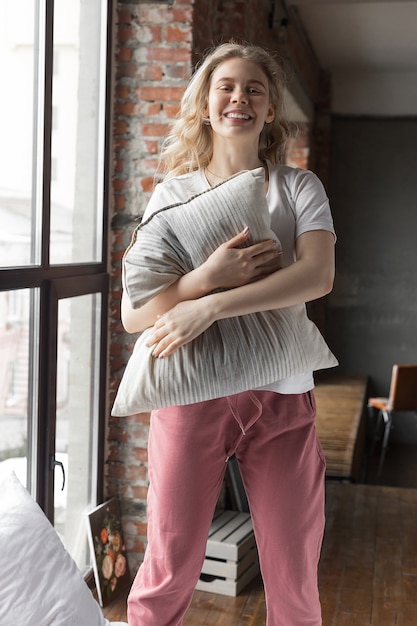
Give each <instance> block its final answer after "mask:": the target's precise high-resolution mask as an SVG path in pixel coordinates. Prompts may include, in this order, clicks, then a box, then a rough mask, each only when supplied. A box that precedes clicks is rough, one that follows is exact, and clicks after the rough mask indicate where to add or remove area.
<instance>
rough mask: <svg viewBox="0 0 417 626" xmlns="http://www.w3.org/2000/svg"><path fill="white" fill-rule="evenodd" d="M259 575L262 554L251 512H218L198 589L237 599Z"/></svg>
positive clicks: (212, 527)
mask: <svg viewBox="0 0 417 626" xmlns="http://www.w3.org/2000/svg"><path fill="white" fill-rule="evenodd" d="M258 573H259V561H258V552H257V549H256V543H255V537H254V534H253V528H252V520H251V517H250V515H249V514H248V513H239V512H237V511H217V512H216V515H215V516H214V519H213V522H212V524H211V527H210V532H209V536H208V540H207V548H206V558H205V560H204V564H203V568H202V571H201V577H200V580H199V581H198V583H197V587H196V588H197V589H199V590H201V591H211V592H213V593H219V594H223V595H226V596H237V595H238V594H239V593H240V592H241V591H242V589H243V588H244V587H245V586H246V585H247V584H248V583H249V582H250V581H251V580H252V579H253V578H254V577H255V576H256V575H257V574H258Z"/></svg>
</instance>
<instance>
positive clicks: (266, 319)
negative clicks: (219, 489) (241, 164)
mask: <svg viewBox="0 0 417 626" xmlns="http://www.w3.org/2000/svg"><path fill="white" fill-rule="evenodd" d="M264 182H265V179H264V171H263V168H258V169H256V170H249V171H246V172H243V173H241V174H238V175H236V176H234V177H232V178H230V179H228V180H227V181H225V182H224V183H221V184H220V185H217V186H216V187H213V188H212V189H210V190H207V191H204V192H202V193H200V194H197V195H196V196H193V197H192V198H190V200H188V201H187V202H184V203H177V204H173V205H170V206H168V207H165V208H163V209H160V210H159V211H157V212H156V213H154V214H153V215H152V216H151V217H150V218H149V220H147V221H145V222H144V223H142V224H140V225H139V226H138V228H137V229H136V231H135V233H134V236H133V239H132V244H131V246H129V248H128V249H127V251H126V253H125V255H124V268H123V269H124V279H125V288H126V290H127V293H128V295H129V298H130V300H131V302H132V305H133V307H138V306H140V305H142V304H144V303H145V302H146V301H147V300H149V299H150V298H152V297H153V296H155V295H156V294H157V293H159V292H161V291H162V290H163V289H165V288H166V287H168V285H170V284H171V283H173V282H174V281H175V280H177V278H178V277H179V276H181V275H182V274H184V273H186V272H189V271H190V270H191V269H193V267H196V266H198V265H200V264H201V263H202V262H203V261H204V260H205V259H206V258H207V257H208V256H209V255H210V254H211V253H212V252H213V251H214V250H215V249H216V248H217V247H218V246H219V245H220V244H221V243H222V242H224V241H227V240H228V239H230V238H231V237H232V236H233V235H236V234H237V233H239V232H240V231H241V230H242V229H243V228H244V227H245V226H249V228H250V231H251V234H252V240H251V241H250V242H248V244H249V243H253V242H256V241H262V240H265V239H268V238H275V239H276V235H275V234H274V233H273V231H272V230H271V227H270V216H269V212H268V205H267V202H266V197H265V189H264ZM151 332H152V329H147V330H145V331H144V332H143V333H142V334H141V335H140V336H139V338H138V340H137V341H136V344H135V348H134V351H133V353H132V355H131V357H130V359H129V361H128V364H127V366H126V369H125V371H124V374H123V378H122V381H121V383H120V385H119V389H118V392H117V395H116V399H115V402H114V405H113V409H112V415H117V416H123V415H133V414H135V413H141V412H144V411H150V410H152V409H158V408H161V407H166V406H177V405H184V404H191V403H194V402H202V401H204V400H211V399H213V398H219V397H222V396H228V395H232V394H236V393H239V392H241V391H244V390H247V389H255V388H257V387H263V386H265V385H267V384H269V383H272V382H274V381H276V380H282V379H284V378H288V377H290V376H294V375H296V374H301V373H303V372H311V371H315V370H318V369H324V368H328V367H334V366H335V365H337V360H336V359H335V357H334V356H333V354H332V353H331V352H330V350H329V348H328V347H327V345H326V343H325V341H324V339H323V337H322V336H321V334H320V332H319V331H318V329H317V327H316V326H315V325H314V324H313V322H311V320H309V319H308V317H307V314H306V310H305V306H304V305H297V306H292V307H287V308H285V309H276V310H272V311H263V312H260V313H253V314H251V315H241V316H239V317H232V318H228V319H222V320H218V321H217V322H215V323H214V324H212V325H211V326H210V327H209V328H208V329H207V330H206V331H205V332H203V333H202V334H201V335H199V336H198V337H197V338H196V339H194V340H193V341H192V342H190V343H188V344H186V345H185V346H182V347H181V348H179V349H178V350H176V351H175V352H174V353H173V354H171V355H170V356H169V357H168V358H166V359H155V358H154V357H152V355H151V352H152V349H151V348H148V347H147V346H146V341H147V338H148V336H149V334H150V333H151Z"/></svg>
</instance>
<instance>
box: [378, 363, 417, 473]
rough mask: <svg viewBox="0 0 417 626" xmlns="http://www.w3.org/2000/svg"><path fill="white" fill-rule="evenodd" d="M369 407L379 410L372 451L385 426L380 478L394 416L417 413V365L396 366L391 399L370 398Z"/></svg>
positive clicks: (393, 371)
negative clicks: (404, 412)
mask: <svg viewBox="0 0 417 626" xmlns="http://www.w3.org/2000/svg"><path fill="white" fill-rule="evenodd" d="M368 407H371V408H373V409H377V410H378V418H377V422H376V426H375V430H374V436H373V442H372V450H373V449H374V447H375V442H376V440H377V438H378V436H379V429H380V427H381V424H382V423H384V424H385V427H384V434H383V438H382V446H381V455H380V458H379V466H378V476H381V473H382V467H383V464H384V459H385V453H386V451H387V447H388V439H389V434H390V431H391V428H392V414H393V413H394V412H398V411H417V365H394V366H393V368H392V376H391V385H390V392H389V398H369V399H368Z"/></svg>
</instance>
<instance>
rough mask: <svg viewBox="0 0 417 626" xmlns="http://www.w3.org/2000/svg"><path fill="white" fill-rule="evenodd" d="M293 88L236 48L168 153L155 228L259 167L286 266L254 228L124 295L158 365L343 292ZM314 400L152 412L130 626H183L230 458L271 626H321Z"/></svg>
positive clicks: (188, 106)
mask: <svg viewBox="0 0 417 626" xmlns="http://www.w3.org/2000/svg"><path fill="white" fill-rule="evenodd" d="M283 89H284V82H283V75H282V71H281V69H280V67H279V65H278V64H277V63H276V62H275V60H274V59H273V58H272V57H271V56H270V55H269V54H268V53H267V52H266V51H264V50H263V49H261V48H258V47H254V46H249V45H238V44H234V43H230V44H223V45H221V46H219V47H218V48H216V49H214V50H213V51H212V52H211V53H210V54H209V55H208V56H207V57H206V59H205V60H204V62H203V63H202V64H201V66H200V67H199V68H198V70H197V71H196V73H195V74H194V76H193V78H192V79H191V81H190V83H189V86H188V88H187V90H186V92H185V94H184V97H183V100H182V105H181V111H180V115H179V118H178V120H177V121H176V123H175V124H174V127H173V129H172V132H171V134H170V136H169V137H168V139H167V142H166V144H165V146H164V149H163V151H162V157H161V162H162V164H163V166H164V169H165V173H166V178H165V180H164V182H162V183H160V184H159V185H157V186H156V189H155V192H154V194H153V196H152V198H151V200H150V203H149V205H148V207H147V209H146V211H145V215H144V219H146V218H147V217H149V216H150V215H151V214H152V213H153V212H154V211H156V210H158V209H159V208H162V207H163V206H166V205H170V204H172V203H174V202H184V201H185V200H187V198H189V197H190V196H192V195H193V194H195V193H199V192H201V191H204V189H207V188H209V187H210V186H215V185H217V184H218V183H220V182H222V181H224V180H226V179H228V178H229V177H231V176H233V175H234V174H236V173H238V172H240V171H242V170H252V169H255V168H259V167H263V168H264V170H265V193H266V197H267V203H268V207H269V211H270V215H271V226H272V229H273V230H274V231H275V232H276V234H277V236H278V237H279V240H280V242H281V244H282V254H281V250H278V248H277V246H276V245H275V244H274V243H273V242H272V241H263V242H260V243H257V244H254V245H251V246H249V247H246V248H241V247H239V246H240V245H241V244H242V243H243V242H245V241H246V240H247V239H248V237H249V236H250V233H249V232H248V231H247V229H245V230H243V232H241V233H236V236H235V237H233V238H232V239H231V240H230V241H228V242H226V243H224V244H222V245H221V246H219V248H218V249H217V250H216V251H215V252H214V253H213V254H212V255H211V256H210V257H209V258H208V260H207V261H206V262H205V263H203V264H202V265H201V266H200V267H198V268H196V269H194V270H192V271H191V272H189V273H188V274H185V275H184V276H182V277H181V278H180V279H179V280H177V281H176V282H175V283H174V284H173V285H171V286H170V287H168V288H167V289H165V290H164V291H163V292H162V293H160V294H159V295H157V296H155V297H154V298H153V299H152V300H151V301H150V302H148V303H147V304H145V305H143V306H142V307H141V308H139V309H133V308H132V306H131V304H130V302H129V300H128V298H127V296H126V294H125V293H124V294H123V298H122V321H123V324H124V326H125V328H126V330H127V331H128V332H139V331H142V330H144V329H146V328H150V327H151V328H152V332H151V335H150V339H149V342H148V344H149V345H150V346H152V353H153V356H154V357H155V358H169V356H170V355H171V354H172V353H173V352H174V351H175V350H178V349H179V348H180V347H181V346H183V345H185V344H187V343H188V342H190V341H192V340H193V339H194V338H196V337H198V336H199V335H200V334H201V333H203V332H204V331H205V330H206V329H207V328H209V327H210V326H211V324H213V323H214V322H215V321H217V320H220V319H225V318H229V317H235V316H242V315H247V314H251V313H255V312H259V311H267V310H271V309H278V308H283V307H290V306H293V305H300V304H303V303H305V302H308V301H311V300H314V299H316V298H319V297H321V296H324V295H325V294H327V293H329V291H330V290H331V289H332V284H333V277H334V241H335V236H334V230H333V223H332V218H331V214H330V209H329V205H328V200H327V197H326V194H325V192H324V189H323V186H322V185H321V183H320V181H319V180H318V179H317V177H316V176H315V175H314V174H313V173H312V172H307V171H303V170H299V169H294V168H290V167H287V166H283V165H280V164H279V159H280V156H281V153H282V150H283V147H284V144H285V140H286V138H287V135H288V128H287V124H286V122H285V120H284V118H283V114H282V99H283ZM201 358H202V359H204V355H201ZM254 360H255V355H254ZM254 367H260V365H259V364H256V362H255V363H254ZM313 387H314V382H313V373H312V372H301V373H299V374H297V375H295V376H292V377H291V378H287V379H284V380H277V381H275V382H274V383H272V384H269V385H267V386H266V387H263V388H261V389H254V390H253V389H252V390H249V389H248V390H247V391H245V392H243V393H239V394H235V395H233V396H229V397H225V398H218V399H213V400H208V401H206V402H200V403H196V404H191V405H186V406H176V407H169V408H164V409H159V410H156V411H153V412H152V414H151V426H150V435H149V478H150V486H149V495H148V545H147V549H146V553H145V559H144V563H143V564H142V566H141V567H140V569H139V572H138V574H137V576H136V579H135V581H134V583H133V586H132V589H131V592H130V595H129V599H128V616H129V624H130V625H131V626H177V625H179V624H181V623H182V618H183V615H184V613H185V612H186V610H187V608H188V606H189V604H190V602H191V599H192V594H193V590H194V588H195V585H196V583H197V580H198V577H199V574H200V572H201V567H202V562H203V559H204V555H205V547H206V541H207V534H208V530H209V527H210V523H211V520H212V515H213V511H214V508H215V505H216V502H217V499H218V495H219V491H220V488H221V485H222V482H223V477H224V472H225V468H226V462H225V461H227V459H228V458H229V457H230V456H231V455H232V454H235V455H236V458H237V459H238V462H239V466H240V470H241V474H242V478H243V481H244V484H245V488H246V492H247V496H248V501H249V505H250V510H251V515H252V520H253V526H254V531H255V536H256V541H257V546H258V552H259V559H260V565H261V572H262V577H263V581H264V586H265V595H266V603H267V624H268V625H269V626H307V625H309V626H319V624H321V611H320V602H319V594H318V586H317V566H318V559H319V554H320V548H321V541H322V536H323V530H324V471H325V461H324V458H323V454H322V450H321V447H320V444H319V442H318V440H317V436H316V433H315V427H314V421H315V403H314V396H313V392H312V390H313Z"/></svg>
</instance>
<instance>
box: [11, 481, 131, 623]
mask: <svg viewBox="0 0 417 626" xmlns="http://www.w3.org/2000/svg"><path fill="white" fill-rule="evenodd" d="M0 555H1V567H0V607H1V608H0V626H108V624H109V622H108V620H106V619H104V617H103V613H102V611H101V609H100V607H99V605H98V603H97V602H96V601H95V599H94V597H93V595H92V593H91V591H90V590H89V589H88V587H87V585H86V583H85V581H84V578H83V576H82V574H81V572H80V571H79V569H78V568H77V566H76V564H75V562H74V560H73V559H72V557H71V556H70V554H69V553H68V552H67V551H66V549H65V547H64V545H63V544H62V542H61V540H60V538H59V536H58V534H57V533H56V531H55V529H54V528H53V526H52V525H51V524H50V523H49V521H48V519H47V518H46V516H45V515H44V513H43V511H42V510H41V508H40V507H39V506H38V505H37V504H36V502H35V501H34V500H33V498H32V497H31V495H30V494H29V492H28V491H27V490H26V489H25V488H24V487H23V485H22V484H21V483H20V481H19V480H18V478H17V477H16V475H15V474H14V473H12V472H7V473H6V472H3V473H0ZM116 624H118V625H119V626H121V625H122V624H125V622H113V626H116ZM126 626H127V625H126Z"/></svg>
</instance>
